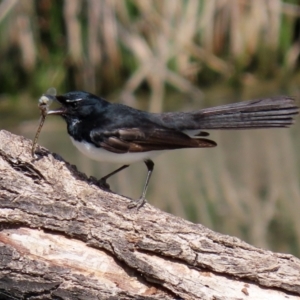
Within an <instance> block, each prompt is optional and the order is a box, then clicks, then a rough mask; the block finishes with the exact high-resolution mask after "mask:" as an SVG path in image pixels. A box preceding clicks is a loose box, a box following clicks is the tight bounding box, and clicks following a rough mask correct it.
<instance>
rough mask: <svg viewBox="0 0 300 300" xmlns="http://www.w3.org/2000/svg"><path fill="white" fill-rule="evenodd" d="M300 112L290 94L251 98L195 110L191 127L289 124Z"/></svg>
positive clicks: (222, 127) (216, 127) (280, 125)
mask: <svg viewBox="0 0 300 300" xmlns="http://www.w3.org/2000/svg"><path fill="white" fill-rule="evenodd" d="M298 114H299V107H298V106H296V105H295V101H294V99H293V98H290V97H286V96H281V97H276V98H269V99H258V100H250V101H244V102H238V103H232V104H226V105H221V106H217V107H212V108H205V109H202V110H199V111H195V112H193V113H192V118H191V119H190V123H191V124H190V126H189V128H188V129H198V128H199V129H248V128H249V129H251V128H272V127H289V126H291V125H292V124H293V123H294V118H295V116H296V115H298ZM197 123H198V124H197ZM186 126H188V124H186Z"/></svg>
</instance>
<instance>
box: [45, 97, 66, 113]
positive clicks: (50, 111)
mask: <svg viewBox="0 0 300 300" xmlns="http://www.w3.org/2000/svg"><path fill="white" fill-rule="evenodd" d="M47 96H48V95H47ZM60 99H61V96H51V100H54V101H56V102H58V103H60V104H63V103H62V102H61V101H59V100H60ZM66 111H67V109H66V108H65V107H64V106H62V107H59V108H58V109H55V110H49V111H48V112H47V115H63V114H65V113H66Z"/></svg>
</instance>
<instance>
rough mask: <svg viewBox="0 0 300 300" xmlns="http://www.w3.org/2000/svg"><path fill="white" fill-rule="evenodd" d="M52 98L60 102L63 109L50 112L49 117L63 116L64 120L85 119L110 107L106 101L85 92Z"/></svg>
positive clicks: (69, 93)
mask: <svg viewBox="0 0 300 300" xmlns="http://www.w3.org/2000/svg"><path fill="white" fill-rule="evenodd" d="M45 96H46V97H47V95H45ZM49 97H50V96H49ZM51 98H53V99H54V100H56V101H57V102H59V103H60V104H61V107H60V108H58V109H56V110H50V111H48V113H47V115H61V116H62V117H63V118H64V119H74V118H75V119H84V118H86V117H88V116H91V115H93V114H94V113H97V112H98V111H99V110H101V109H103V108H104V107H105V106H107V105H109V102H107V101H105V100H104V99H102V98H99V97H97V96H95V95H93V94H90V93H87V92H83V91H74V92H68V93H66V94H63V95H58V96H51Z"/></svg>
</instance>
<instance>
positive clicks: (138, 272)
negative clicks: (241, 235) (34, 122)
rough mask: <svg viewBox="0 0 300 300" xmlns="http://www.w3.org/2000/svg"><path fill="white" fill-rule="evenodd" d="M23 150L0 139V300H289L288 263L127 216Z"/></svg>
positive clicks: (84, 183) (57, 163)
mask: <svg viewBox="0 0 300 300" xmlns="http://www.w3.org/2000/svg"><path fill="white" fill-rule="evenodd" d="M31 145H32V142H31V141H29V140H27V139H25V138H23V137H20V136H16V135H13V134H11V133H9V132H6V131H0V228H1V231H0V299H25V298H26V299H299V295H300V261H299V260H298V259H297V258H295V257H293V256H292V255H288V254H278V253H273V252H271V251H266V250H262V249H258V248H255V247H253V246H251V245H249V244H247V243H245V242H243V241H241V240H239V239H237V238H234V237H230V236H225V235H221V234H218V233H215V232H213V231H211V230H209V229H207V228H205V227H204V226H202V225H199V224H192V223H190V222H188V221H186V220H183V219H180V218H178V217H175V216H172V215H170V214H167V213H165V212H162V211H159V210H158V209H156V208H154V207H152V206H151V205H149V204H146V205H145V206H144V207H143V208H141V209H140V210H138V211H137V210H129V209H128V208H127V205H128V203H129V201H130V200H129V199H127V198H124V197H122V196H119V195H115V194H113V193H109V192H105V191H103V190H101V189H100V188H98V187H97V186H96V185H94V184H93V183H92V181H91V180H89V179H88V178H86V176H84V175H83V174H81V173H79V172H78V171H77V170H76V169H75V168H74V167H72V166H71V165H69V164H68V163H66V162H65V161H64V160H63V159H61V158H60V157H59V156H58V155H55V154H52V153H50V152H49V151H47V150H46V149H44V148H39V150H38V152H37V158H36V159H35V160H33V159H32V157H31V154H30V149H31ZM5 295H6V296H5ZM1 297H2V298H1ZM3 297H4V298H3ZM5 297H6V298H5Z"/></svg>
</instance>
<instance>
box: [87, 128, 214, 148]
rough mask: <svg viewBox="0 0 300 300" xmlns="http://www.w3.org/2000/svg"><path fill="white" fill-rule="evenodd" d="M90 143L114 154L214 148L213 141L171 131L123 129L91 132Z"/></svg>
mask: <svg viewBox="0 0 300 300" xmlns="http://www.w3.org/2000/svg"><path fill="white" fill-rule="evenodd" d="M91 140H92V142H93V143H94V144H95V145H96V146H98V147H102V148H104V149H105V150H108V151H110V152H114V153H128V152H147V151H153V150H167V149H180V148H205V147H214V146H216V145H217V144H216V143H215V142H214V141H211V140H208V139H204V138H191V137H189V136H188V135H186V134H184V133H182V132H180V131H176V130H172V129H164V128H162V129H143V130H140V129H139V128H123V129H119V130H115V131H104V132H103V131H99V130H97V129H95V130H93V131H92V132H91Z"/></svg>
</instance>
